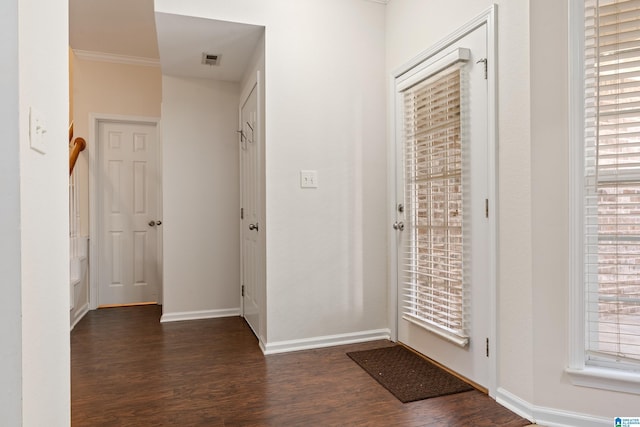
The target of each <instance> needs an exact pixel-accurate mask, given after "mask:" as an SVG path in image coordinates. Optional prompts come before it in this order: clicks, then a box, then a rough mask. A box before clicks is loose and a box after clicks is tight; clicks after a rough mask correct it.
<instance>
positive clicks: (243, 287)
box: [241, 285, 244, 296]
mask: <svg viewBox="0 0 640 427" xmlns="http://www.w3.org/2000/svg"><path fill="white" fill-rule="evenodd" d="M241 289H242V296H244V285H242V288H241Z"/></svg>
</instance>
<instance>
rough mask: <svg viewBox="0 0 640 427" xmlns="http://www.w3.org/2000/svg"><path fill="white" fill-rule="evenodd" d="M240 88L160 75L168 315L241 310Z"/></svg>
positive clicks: (224, 83)
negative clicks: (238, 133) (238, 135)
mask: <svg viewBox="0 0 640 427" xmlns="http://www.w3.org/2000/svg"><path fill="white" fill-rule="evenodd" d="M239 91H240V87H239V85H238V84H237V83H226V82H216V81H211V80H203V79H188V78H179V77H171V76H163V77H162V93H163V99H162V125H161V131H162V137H161V139H162V156H163V165H162V169H163V224H162V227H163V234H164V242H163V246H164V279H163V281H164V285H163V286H164V290H163V320H166V319H170V318H172V317H175V316H181V315H186V314H188V313H192V312H206V313H201V314H200V315H201V316H203V315H207V314H209V315H215V314H216V312H217V311H218V310H235V312H236V314H237V313H238V310H239V305H240V287H239V286H240V257H239V253H240V243H239V240H240V238H239V231H238V230H239V227H240V219H239V207H240V197H239V194H240V190H239V179H240V178H239V159H238V142H237V141H238V139H237V135H236V130H237V124H238V104H239Z"/></svg>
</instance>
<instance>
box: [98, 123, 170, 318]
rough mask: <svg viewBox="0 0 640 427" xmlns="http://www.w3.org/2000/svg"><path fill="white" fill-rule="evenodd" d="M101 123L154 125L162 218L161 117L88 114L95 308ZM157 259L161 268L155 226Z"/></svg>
mask: <svg viewBox="0 0 640 427" xmlns="http://www.w3.org/2000/svg"><path fill="white" fill-rule="evenodd" d="M100 123H137V124H146V125H151V126H155V128H156V131H157V132H156V134H157V142H158V144H157V153H158V159H157V168H158V169H157V170H158V185H159V186H160V191H159V192H158V201H157V203H158V206H157V209H158V210H157V212H158V218H162V141H161V134H160V118H159V117H146V116H125V115H119V114H100V113H90V114H89V143H88V144H87V149H88V151H89V309H90V310H95V309H96V308H98V279H99V277H98V274H97V273H98V271H99V267H100V265H99V263H100V260H99V257H98V248H99V247H100V232H99V230H100V212H99V209H98V207H99V202H98V201H99V199H100V197H99V194H100V192H101V189H100V184H101V183H100V179H99V177H98V174H97V172H98V169H99V168H98V165H99V164H100V163H99V161H100V159H99V152H100V150H99V149H98V139H99V135H100V134H99V131H98V127H99V126H100ZM158 231H159V233H158V252H157V257H158V262H159V263H160V271H162V230H161V229H160V228H159V229H158ZM160 282H161V283H162V275H160ZM161 303H162V286H160V287H159V289H158V304H161Z"/></svg>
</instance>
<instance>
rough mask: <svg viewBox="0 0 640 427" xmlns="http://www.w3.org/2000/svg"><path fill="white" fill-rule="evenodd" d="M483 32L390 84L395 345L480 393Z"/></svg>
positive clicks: (485, 293)
mask: <svg viewBox="0 0 640 427" xmlns="http://www.w3.org/2000/svg"><path fill="white" fill-rule="evenodd" d="M487 60H491V58H487V25H486V23H485V24H484V25H481V26H479V27H478V28H476V29H474V30H472V31H470V32H468V33H466V35H464V36H463V37H462V38H460V39H458V40H457V41H456V42H454V43H452V44H450V45H449V46H447V47H445V48H443V49H441V50H440V51H438V52H437V53H435V54H434V55H433V56H431V57H429V58H427V59H426V60H425V61H423V62H422V63H420V64H419V65H417V66H415V67H413V68H412V69H410V70H409V71H407V72H406V73H404V74H402V75H401V76H399V77H398V78H396V86H395V87H396V90H395V92H396V93H395V97H396V141H397V145H398V147H397V153H398V164H397V174H396V182H397V189H396V193H397V200H396V201H397V205H396V207H397V216H396V223H395V224H394V228H396V230H397V234H396V236H397V242H398V257H397V260H398V266H397V272H398V284H397V287H398V298H397V301H398V307H397V313H398V319H397V322H398V324H397V327H398V340H399V341H400V342H402V343H404V344H406V345H408V346H410V347H412V348H414V349H416V350H417V351H419V352H420V353H422V354H424V355H426V356H428V357H430V358H432V359H434V360H436V361H437V362H439V363H441V364H443V365H445V366H447V367H448V368H450V369H452V370H453V371H455V372H457V373H459V374H460V375H462V376H464V377H466V378H468V379H470V380H472V381H473V382H475V383H476V384H478V385H480V386H483V387H488V381H489V375H490V369H489V359H488V355H487V349H488V339H489V337H490V326H491V324H490V319H491V316H490V307H491V302H490V294H491V287H490V265H489V263H490V262H491V257H490V255H489V253H490V241H489V240H490V234H489V233H490V227H489V224H490V223H489V219H488V215H489V212H488V206H489V203H488V197H489V175H488V156H489V152H488V135H487V131H488V124H487V120H488V113H487V111H488V97H487V73H486V72H487V69H486V67H487Z"/></svg>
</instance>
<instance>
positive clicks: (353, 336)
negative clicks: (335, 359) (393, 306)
mask: <svg viewBox="0 0 640 427" xmlns="http://www.w3.org/2000/svg"><path fill="white" fill-rule="evenodd" d="M390 337H391V331H390V330H389V329H375V330H371V331H360V332H351V333H348V334H338V335H325V336H320V337H313V338H304V339H300V340H290V341H276V342H271V343H262V342H261V343H260V348H261V349H262V352H263V353H264V354H265V355H267V354H276V353H287V352H290V351H299V350H309V349H313V348H323V347H331V346H334V345H344V344H354V343H358V342H365V341H375V340H388V339H389V338H390Z"/></svg>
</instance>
